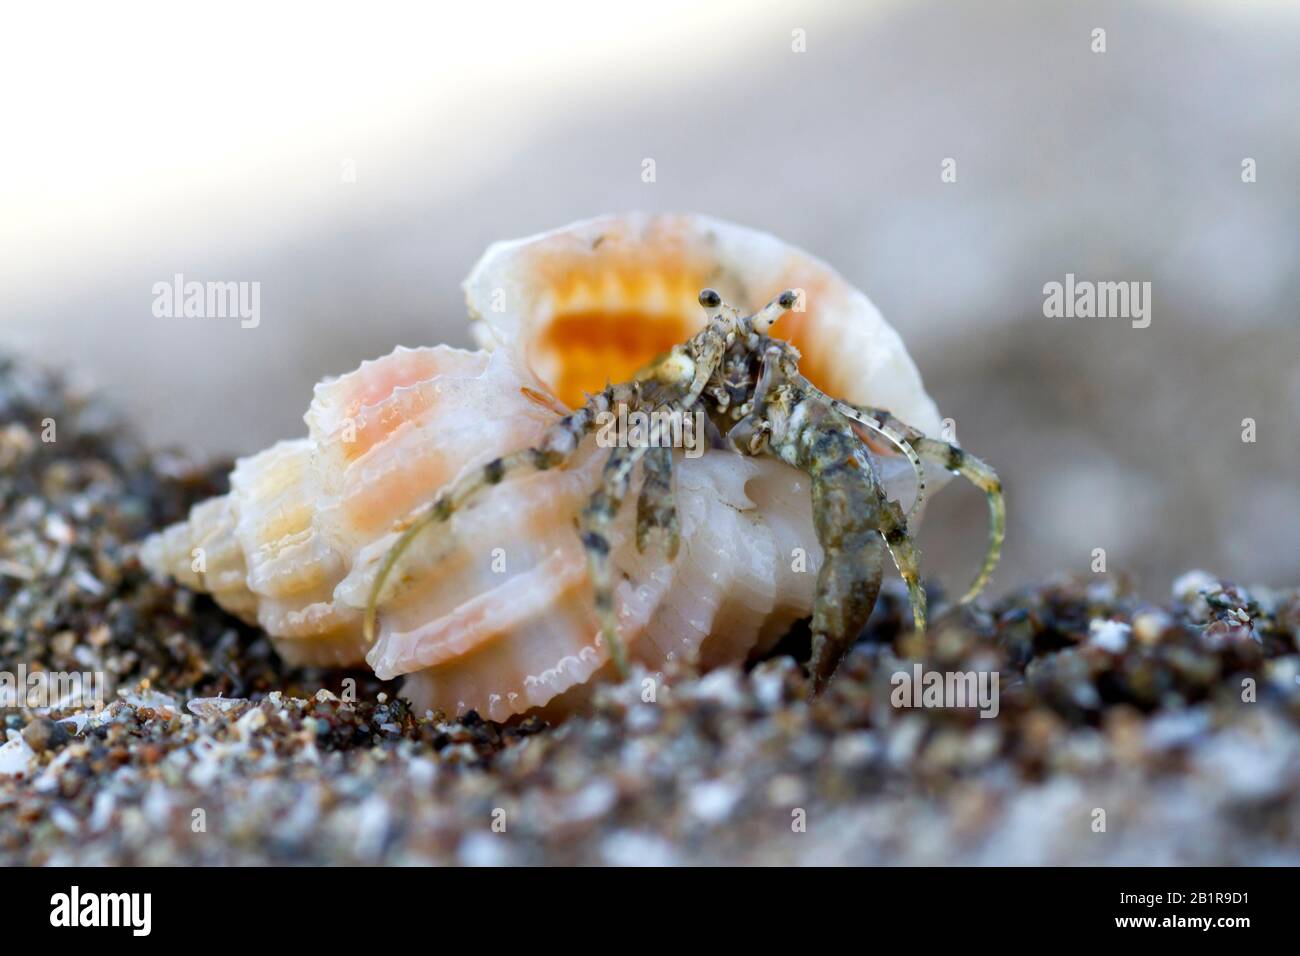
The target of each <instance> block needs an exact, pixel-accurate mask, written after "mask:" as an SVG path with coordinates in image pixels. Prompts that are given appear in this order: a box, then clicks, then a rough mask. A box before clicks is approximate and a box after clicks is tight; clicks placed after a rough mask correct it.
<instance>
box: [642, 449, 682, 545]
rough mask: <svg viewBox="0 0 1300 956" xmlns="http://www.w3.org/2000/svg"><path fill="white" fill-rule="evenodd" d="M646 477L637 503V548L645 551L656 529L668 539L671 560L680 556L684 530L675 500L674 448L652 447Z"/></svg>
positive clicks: (644, 471) (648, 453)
mask: <svg viewBox="0 0 1300 956" xmlns="http://www.w3.org/2000/svg"><path fill="white" fill-rule="evenodd" d="M641 470H642V473H643V474H644V476H645V479H644V481H642V483H641V494H640V495H639V497H638V498H637V503H636V549H637V550H638V551H645V549H646V546H647V545H648V544H649V542H650V536H651V534H653V533H654V532H656V531H661V532H663V533H664V534H665V535H666V536H667V538H668V559H669V560H670V561H671V560H672V559H673V558H675V557H677V547H678V544H679V543H680V533H681V529H680V527H679V525H678V521H677V504H676V502H675V501H674V500H673V450H672V449H671V448H651V449H650V450H649V451H647V452H646V453H645V464H644V465H643V466H642V469H641Z"/></svg>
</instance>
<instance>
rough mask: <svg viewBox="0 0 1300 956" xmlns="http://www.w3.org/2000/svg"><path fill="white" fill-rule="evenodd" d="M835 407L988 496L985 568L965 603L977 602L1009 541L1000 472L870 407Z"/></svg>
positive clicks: (837, 404) (839, 403)
mask: <svg viewBox="0 0 1300 956" xmlns="http://www.w3.org/2000/svg"><path fill="white" fill-rule="evenodd" d="M830 402H831V407H832V408H834V409H835V410H836V411H837V412H839V413H840V414H842V415H845V416H846V417H848V418H851V419H853V421H855V422H858V423H859V424H863V425H866V424H868V422H870V423H872V424H874V425H877V426H879V427H881V428H889V429H891V430H893V431H896V432H898V433H899V434H901V435H902V436H903V437H904V438H905V439H906V440H907V442H908V443H909V444H910V445H911V446H912V447H913V448H915V449H916V451H917V453H918V454H919V455H920V456H921V457H922V458H923V459H925V460H926V461H931V462H934V463H935V464H936V465H939V466H940V467H942V468H945V469H947V470H948V471H950V472H952V473H953V474H956V475H960V476H961V477H963V478H965V479H966V480H967V481H969V482H970V483H971V484H973V485H974V486H975V487H977V488H979V489H980V490H981V491H983V492H984V495H985V497H986V498H987V499H988V503H989V543H988V548H987V549H986V550H985V553H984V564H983V565H982V566H981V567H980V571H979V574H978V575H976V577H975V581H974V583H973V584H971V586H970V588H969V589H967V591H966V593H965V594H964V595H963V596H962V599H961V600H962V603H963V604H964V603H966V602H968V601H972V600H974V599H975V598H976V597H977V596H978V595H979V593H980V591H982V590H984V585H986V584H987V583H988V580H989V578H990V577H991V576H992V575H993V570H994V569H995V568H996V567H997V566H998V559H999V557H1000V556H1001V554H1002V541H1003V539H1004V538H1005V537H1006V523H1007V513H1006V503H1005V501H1004V500H1003V497H1002V481H1001V480H1000V479H999V478H998V476H997V472H995V471H994V470H993V469H992V468H990V467H989V466H988V465H986V464H985V463H984V462H983V461H981V460H980V459H978V458H976V457H975V456H974V455H972V454H970V453H969V452H967V451H964V450H963V449H961V448H960V447H958V446H957V445H952V444H949V443H948V442H945V441H939V440H938V439H935V438H929V437H927V436H926V435H925V434H924V433H922V432H920V431H918V430H917V429H915V428H913V427H912V426H911V425H908V424H907V423H905V422H901V421H899V420H898V419H897V418H895V417H894V416H893V415H891V414H890V413H889V412H887V411H885V410H884V409H882V408H871V407H870V406H866V405H850V404H849V403H847V402H842V401H840V400H838V399H831V400H830Z"/></svg>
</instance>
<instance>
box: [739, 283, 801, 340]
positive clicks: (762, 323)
mask: <svg viewBox="0 0 1300 956" xmlns="http://www.w3.org/2000/svg"><path fill="white" fill-rule="evenodd" d="M798 301H799V295H798V293H797V292H795V290H794V289H786V290H785V291H784V292H782V293H781V294H780V295H778V296H777V297H776V298H775V299H773V300H772V301H771V302H769V303H768V304H767V305H765V306H763V308H761V309H759V310H758V311H757V312H755V313H754V314H753V316H752V317H751V318H750V320H749V324H750V326H751V327H752V328H753V329H754V331H755V332H757V333H758V334H759V335H766V334H767V331H768V329H770V328H771V327H772V323H773V322H775V321H776V320H777V319H779V318H780V317H781V316H782V315H784V314H785V313H786V312H789V311H790V310H791V309H793V308H794V304H795V303H796V302H798Z"/></svg>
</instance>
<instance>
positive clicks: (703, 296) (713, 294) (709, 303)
mask: <svg viewBox="0 0 1300 956" xmlns="http://www.w3.org/2000/svg"><path fill="white" fill-rule="evenodd" d="M700 305H702V306H704V307H705V308H706V309H716V308H718V307H719V306H720V305H722V296H720V295H718V292H717V290H716V289H702V290H701V291H700Z"/></svg>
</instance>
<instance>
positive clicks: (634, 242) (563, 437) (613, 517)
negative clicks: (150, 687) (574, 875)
mask: <svg viewBox="0 0 1300 956" xmlns="http://www.w3.org/2000/svg"><path fill="white" fill-rule="evenodd" d="M702 288H703V289H704V291H703V292H701V291H700V290H701V289H702ZM715 290H717V291H715ZM466 294H467V302H468V306H469V312H470V317H471V320H472V323H473V329H474V334H475V336H476V338H478V340H479V342H480V343H481V344H482V345H483V346H484V349H483V350H481V351H477V352H468V351H464V350H460V349H453V348H449V347H446V346H438V347H435V348H417V349H405V348H399V349H398V350H396V351H395V352H393V353H392V354H391V355H388V356H386V357H384V358H382V359H379V360H376V361H374V362H367V363H363V364H362V366H361V367H360V368H359V369H357V370H356V371H354V372H351V373H349V374H347V375H344V376H342V377H341V378H338V379H334V380H331V381H327V382H323V383H321V384H320V385H318V386H317V387H316V395H315V399H314V400H313V402H312V406H311V408H310V410H309V411H308V413H307V416H306V421H307V424H308V435H307V437H306V438H302V439H296V440H291V441H284V442H280V443H279V444H277V445H275V446H273V447H272V448H270V449H267V450H266V451H264V452H261V453H259V454H257V455H254V456H251V457H249V458H246V459H242V460H241V461H240V462H239V463H238V464H237V466H236V469H235V471H234V473H233V474H232V477H231V492H230V493H229V494H228V495H225V496H222V497H220V498H216V499H213V500H211V501H208V502H204V503H203V504H201V505H199V506H197V507H196V508H195V509H194V511H193V512H192V513H191V515H190V518H189V520H188V521H187V522H183V523H181V524H178V525H175V526H173V527H171V528H169V529H166V530H165V531H163V532H161V533H159V534H158V535H155V536H154V537H152V538H150V539H149V540H147V541H146V542H145V544H144V546H143V549H142V559H143V560H144V563H145V564H146V565H148V566H149V567H151V568H153V569H155V570H156V571H159V572H162V573H167V574H171V575H172V576H174V577H176V578H177V579H178V580H179V581H181V582H182V583H185V584H188V585H190V586H192V587H196V588H199V589H201V590H205V591H208V592H210V593H211V594H212V595H213V597H214V598H215V599H216V600H217V601H218V602H219V603H220V604H222V606H223V607H226V608H227V609H229V610H230V611H232V612H233V613H236V614H239V615H241V616H243V617H245V618H246V619H248V620H253V621H256V622H258V623H259V624H261V626H262V627H263V628H264V629H265V630H266V631H267V632H268V633H269V634H270V635H271V636H272V638H273V639H274V640H275V642H276V645H277V648H278V649H279V650H280V653H281V654H282V655H283V656H285V657H286V658H287V659H289V660H291V661H295V662H302V663H314V664H328V665H343V664H356V663H359V662H360V661H361V660H363V659H364V660H365V661H366V662H367V663H369V664H370V666H371V667H373V668H374V670H375V672H376V673H377V674H378V675H379V676H380V677H383V678H385V679H387V678H392V677H396V676H399V675H407V681H406V683H405V685H404V686H403V694H404V695H406V696H408V697H409V698H410V699H411V700H412V701H413V703H415V704H416V705H418V706H426V707H431V708H438V709H441V710H443V711H445V712H448V713H463V712H465V711H468V710H476V711H478V712H479V713H481V714H483V715H485V716H488V717H490V718H492V719H496V720H503V719H506V718H508V717H510V716H511V715H513V714H520V713H524V712H526V711H529V710H532V709H534V708H548V709H553V710H564V709H567V708H569V707H571V706H573V705H575V704H576V703H577V702H579V701H580V700H581V699H582V697H583V696H584V695H585V694H586V692H587V691H588V689H589V687H590V686H591V684H592V683H593V681H595V680H596V679H599V678H602V677H605V676H612V675H616V674H618V673H619V672H621V671H624V670H625V669H626V668H627V667H628V666H629V664H630V662H633V661H634V662H636V663H637V664H639V665H641V666H643V667H646V668H648V669H650V670H652V671H653V670H658V669H662V668H663V666H664V665H665V664H666V663H667V662H668V661H670V660H673V659H674V658H678V657H683V658H687V659H689V660H692V661H694V662H695V663H697V664H699V665H700V666H701V667H705V668H707V667H711V666H715V665H717V664H721V663H726V662H730V661H741V660H745V659H746V658H752V657H755V656H757V655H761V654H763V653H766V652H767V651H768V650H770V649H771V648H772V647H773V646H774V645H775V643H776V641H778V640H779V639H780V637H781V636H782V635H783V634H784V633H786V631H787V630H788V629H789V627H790V625H791V624H792V623H793V622H794V621H796V620H798V619H799V618H801V617H807V616H809V615H810V614H811V617H812V621H811V629H812V633H813V656H812V660H811V662H810V668H811V671H812V675H813V683H814V686H815V687H818V688H820V687H821V686H823V685H824V684H825V682H826V681H827V680H828V679H829V678H830V676H831V674H832V673H833V671H834V669H835V666H836V663H837V662H838V660H839V658H840V656H841V655H842V654H843V652H844V650H845V648H846V646H847V645H848V644H849V643H850V642H851V641H852V640H853V638H854V637H855V636H856V635H857V633H858V632H859V630H860V629H861V628H862V626H863V625H864V624H865V622H866V619H867V617H868V616H869V614H870V612H871V609H872V606H873V605H874V603H875V600H876V597H877V593H878V590H879V587H880V581H881V576H882V573H883V566H884V562H885V555H886V554H888V555H890V556H891V557H892V559H893V562H894V563H895V565H896V566H897V568H898V570H899V572H900V573H901V575H902V577H903V579H904V581H905V582H906V583H907V586H908V590H909V595H910V597H911V602H912V608H913V615H914V618H915V621H916V625H917V627H918V628H920V627H924V626H925V616H926V606H925V592H924V590H923V588H922V587H921V584H920V580H919V572H918V567H917V555H916V552H915V549H914V547H913V545H912V540H911V535H912V531H913V529H914V527H915V525H916V522H917V521H918V520H919V519H920V517H921V514H922V511H923V507H924V501H925V498H926V494H927V491H930V492H932V491H933V490H934V489H935V488H937V487H939V486H940V485H941V484H942V483H943V480H944V479H945V478H946V476H947V474H949V473H955V474H960V475H963V476H965V477H966V478H968V479H969V480H970V481H972V482H973V483H975V484H976V485H977V486H979V487H980V488H981V489H983V491H984V492H985V493H986V495H987V498H988V502H989V507H990V511H991V515H992V529H991V533H990V540H989V547H988V551H987V555H986V558H985V561H984V564H983V567H982V568H981V570H980V572H979V574H978V576H977V578H976V581H975V583H974V585H973V586H972V587H971V589H970V592H969V593H968V594H967V597H968V598H969V597H973V596H974V594H975V593H977V592H978V591H979V590H980V589H981V588H982V587H983V585H984V584H985V583H986V581H987V580H988V577H989V575H990V573H991V572H992V570H993V568H994V566H995V564H996V562H997V558H998V552H999V549H1000V545H1001V540H1002V527H1003V505H1002V496H1001V488H1000V485H999V483H998V479H997V477H996V475H995V474H994V473H993V472H992V470H991V469H989V468H988V467H987V466H986V465H985V464H983V463H982V462H981V461H979V460H978V459H976V458H974V457H973V456H971V455H969V454H967V453H966V452H964V451H962V450H961V449H960V448H959V447H958V446H956V445H955V444H951V443H948V442H944V441H940V440H939V439H938V438H937V437H936V436H937V433H938V432H939V417H938V413H937V411H936V410H935V408H934V405H933V402H931V401H930V399H929V398H928V396H926V395H925V392H924V389H923V388H922V386H921V383H920V376H919V374H918V373H917V371H916V368H915V366H914V364H913V363H912V362H911V360H910V358H908V356H907V353H906V351H905V350H904V349H903V347H902V343H901V340H900V339H899V338H898V335H897V333H895V332H894V330H893V329H891V328H890V327H889V326H888V325H887V324H886V323H885V322H884V320H883V319H882V318H881V317H880V315H879V313H878V312H877V311H876V310H875V308H874V306H872V305H871V303H870V302H869V301H868V300H867V299H866V297H865V296H864V295H862V293H860V292H858V291H857V290H855V289H853V288H852V287H851V286H849V285H848V284H847V283H846V282H845V281H844V280H843V279H841V278H840V277H839V276H838V275H837V274H836V273H835V272H834V271H833V270H831V269H830V268H829V267H828V266H826V265H825V264H824V263H821V262H820V261H818V260H816V259H813V258H812V257H811V256H808V255H806V254H805V253H802V252H800V251H799V250H797V249H793V248H792V247H790V246H787V245H785V244H784V243H781V242H779V241H778V240H776V239H774V238H772V237H771V236H768V235H766V234H764V233H759V232H756V231H754V230H749V229H744V228H742V227H739V226H735V225H732V224H729V223H725V222H721V221H719V220H714V219H709V218H707V217H701V216H673V215H628V216H619V217H604V218H601V219H595V220H588V221H586V222H582V223H577V224H574V225H572V226H569V227H565V228H564V229H560V230H556V231H554V232H551V233H546V234H543V235H540V236H536V237H531V238H529V239H525V240H518V241H514V242H510V243H501V244H497V245H495V246H493V247H492V248H491V249H489V250H488V252H487V253H486V254H485V256H484V257H483V259H482V260H480V262H479V264H478V265H477V266H476V267H475V268H474V270H473V271H472V272H471V275H470V277H469V279H468V280H466ZM759 296H762V298H761V299H760V298H757V297H759ZM756 299H757V301H756ZM728 302H731V303H733V304H734V305H735V306H736V307H733V305H728V304H727V303H728ZM638 415H639V421H640V423H641V427H640V428H639V430H638V429H633V431H632V432H631V433H624V432H622V431H621V430H620V431H618V432H617V434H615V432H614V431H613V430H611V428H610V426H611V423H613V422H622V421H624V420H625V419H628V418H638ZM691 422H694V423H698V426H699V427H698V428H697V429H695V430H694V433H693V434H692V436H691V439H692V440H691V442H690V444H689V445H688V446H687V447H681V446H682V445H683V444H686V443H685V442H684V441H683V436H684V435H686V434H688V430H686V429H684V425H685V424H687V423H691ZM674 446H677V447H674ZM909 491H910V493H911V501H910V503H909V505H908V506H907V507H906V509H905V508H904V506H903V504H902V502H904V501H907V500H908V493H909Z"/></svg>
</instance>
